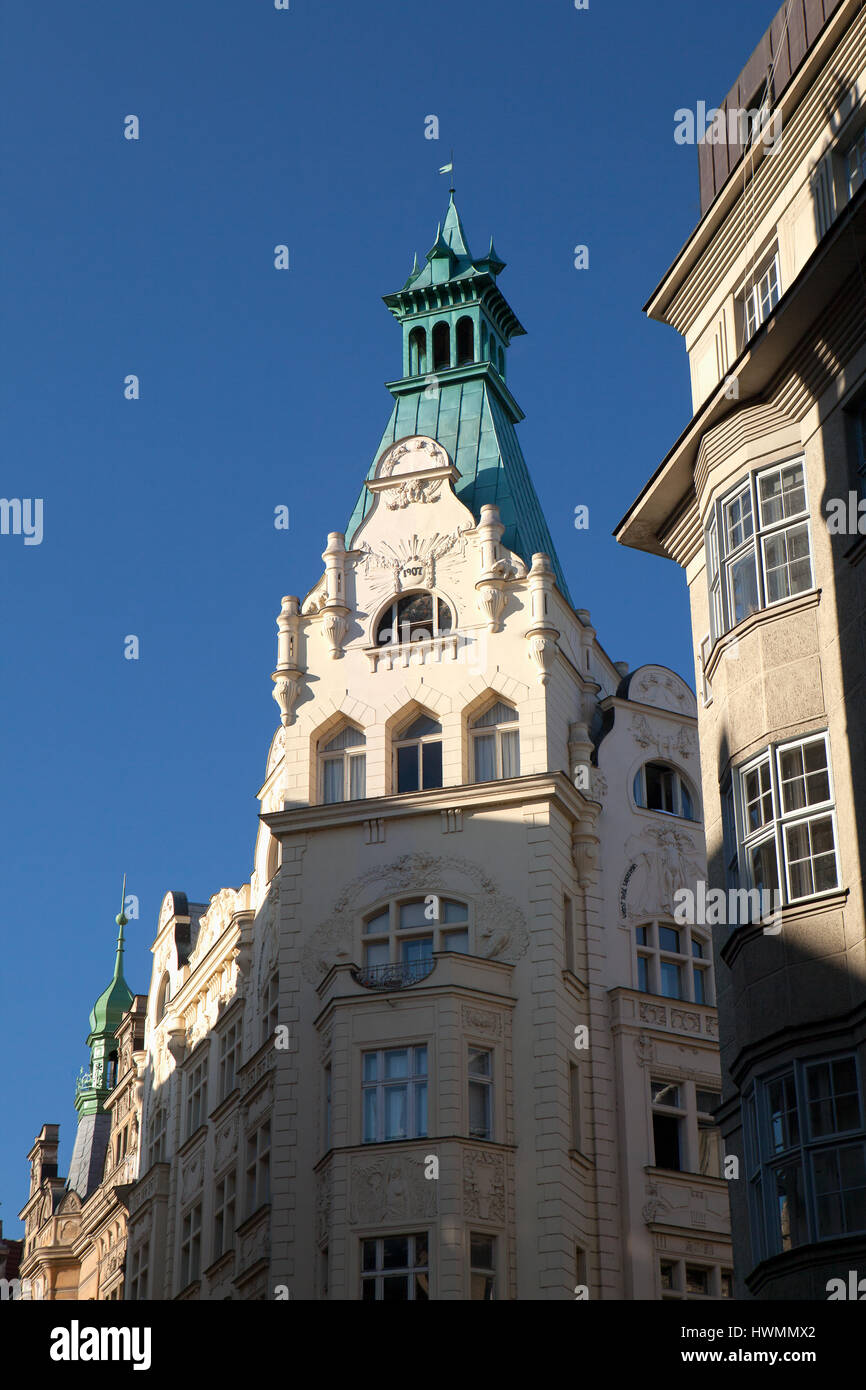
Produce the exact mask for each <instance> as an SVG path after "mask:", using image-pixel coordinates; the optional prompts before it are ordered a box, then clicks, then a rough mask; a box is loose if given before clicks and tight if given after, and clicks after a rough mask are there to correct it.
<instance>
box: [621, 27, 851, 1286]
mask: <svg viewBox="0 0 866 1390" xmlns="http://www.w3.org/2000/svg"><path fill="white" fill-rule="evenodd" d="M864 85H866V14H864V12H863V10H862V7H861V5H860V4H859V3H856V2H855V0H793V3H792V4H789V5H785V6H783V7H782V8H781V9H780V11H779V13H778V14H777V15H776V17H775V19H774V20H773V22H772V24H771V26H770V28H769V30H768V31H767V34H766V35H765V36H764V38H763V40H762V42H761V44H760V45H759V46H758V48H757V49H756V51H755V53H754V54H753V55H752V57H751V58H750V59H749V62H748V64H747V65H746V67H745V69H744V70H743V73H742V74H741V75H740V78H739V79H738V82H737V83H736V84H735V86H734V88H733V90H732V92H731V94H730V95H729V97H728V98H727V100H726V102H725V103H724V107H723V111H724V113H725V115H727V114H729V113H730V112H731V111H736V110H737V109H738V108H739V109H743V108H750V109H751V110H752V111H753V112H754V113H756V114H755V115H754V116H753V118H752V121H751V137H749V135H748V129H746V130H744V131H743V134H744V136H745V137H747V142H746V145H745V146H744V145H743V144H736V143H734V144H731V143H730V142H728V143H723V142H718V143H713V141H712V139H711V138H709V137H708V139H707V140H706V141H705V143H704V144H703V145H702V146H701V147H700V180H701V203H702V217H701V220H700V223H699V224H698V226H697V227H696V229H695V231H694V233H693V234H692V236H691V237H690V239H689V240H688V242H687V243H686V245H685V246H684V248H683V249H682V251H681V252H680V254H679V255H678V257H677V259H676V260H675V262H674V264H673V266H672V267H671V268H670V270H669V271H668V272H667V274H666V275H665V277H664V279H663V280H662V282H661V284H660V285H659V286H658V288H657V289H656V290H655V291H654V293H653V295H652V297H651V299H650V301H649V304H648V305H647V311H648V313H649V314H650V315H651V317H653V318H655V319H658V320H660V321H661V322H664V323H668V324H671V325H672V326H673V327H675V328H676V329H677V331H678V332H680V333H682V334H683V336H684V338H685V342H686V347H687V349H688V353H689V361H690V365H691V380H692V396H693V416H692V419H691V421H690V423H689V424H688V426H687V427H686V429H685V430H684V431H683V433H682V435H681V436H680V438H679V439H678V441H677V442H676V444H675V445H674V446H673V448H672V449H671V451H670V453H669V454H668V456H667V457H666V459H665V460H664V461H663V463H662V464H661V465H660V467H659V468H658V469H657V471H656V472H655V474H654V475H653V477H652V478H651V479H650V481H649V482H648V483H647V485H646V486H645V488H644V490H643V492H642V493H641V495H640V497H639V498H638V500H637V501H636V502H635V503H634V504H633V506H632V508H631V510H630V511H629V512H628V514H627V516H626V517H625V518H624V519H623V521H622V522H621V523H620V526H619V528H618V530H617V536H618V539H619V540H620V541H622V542H623V543H624V544H627V545H632V546H635V547H638V548H641V549H644V550H647V551H650V552H652V553H654V554H659V555H665V556H668V557H670V558H671V559H674V560H675V561H676V562H677V563H678V564H680V565H682V567H683V569H684V570H685V573H686V579H687V582H688V585H689V592H690V597H691V614H692V632H693V637H694V644H695V662H696V670H697V673H698V682H699V686H700V688H701V692H702V698H701V707H700V711H699V729H700V747H701V773H702V776H701V781H702V788H703V803H704V811H705V823H706V834H707V852H708V860H709V880H710V885H711V888H712V889H714V890H721V894H722V895H723V896H724V901H725V904H726V912H725V914H724V916H723V918H722V919H721V921H720V923H719V925H718V926H716V927H715V929H714V932H713V934H714V936H715V939H716V980H717V987H718V991H719V995H718V998H719V1009H720V1019H721V1034H722V1064H723V1076H724V1087H725V1099H724V1103H723V1107H722V1109H721V1111H720V1114H719V1120H720V1124H721V1127H722V1131H723V1134H724V1139H725V1148H726V1152H727V1153H729V1154H731V1155H732V1156H736V1157H737V1158H738V1160H739V1165H740V1168H739V1180H738V1181H733V1182H731V1184H730V1189H731V1202H732V1220H733V1234H734V1249H735V1255H736V1266H737V1270H738V1274H739V1282H738V1286H737V1296H738V1297H755V1298H765V1299H788V1298H816V1299H820V1298H826V1297H827V1285H828V1282H829V1280H830V1279H832V1278H838V1277H840V1275H841V1277H843V1278H845V1279H847V1276H848V1272H849V1271H850V1270H856V1269H858V1268H859V1269H860V1270H861V1271H862V1269H863V1266H864V1261H866V1093H864V1073H866V940H864V904H863V882H862V876H863V869H862V865H863V851H864V829H863V828H864V826H866V759H864V747H863V744H864V737H866V735H864V731H863V719H862V712H863V699H864V687H863V677H864V650H866V649H864V626H863V624H864V619H863V612H864V597H866V567H864V565H863V563H862V561H863V558H864V555H866V541H864V539H863V535H862V531H863V530H866V523H864V525H863V527H862V528H861V529H860V530H858V505H859V503H860V499H861V498H862V497H863V495H864V473H866V453H864V445H866V413H864V412H866V312H864V311H866V297H864V286H866V278H864V251H866V236H864V231H866V203H864V193H863V184H864V176H866V107H864V105H863V101H862V93H863V91H864ZM759 113H763V114H759ZM722 124H725V125H726V126H727V129H728V130H729V131H730V130H735V129H736V121H734V122H731V121H724V119H723V120H722V121H720V122H719V126H720V127H721V125H722ZM718 134H719V130H718V129H717V130H716V135H718ZM747 893H748V894H749V895H750V899H751V900H750V902H749V903H748V904H747V902H746V894H747ZM760 893H763V894H764V895H765V897H764V900H763V902H759V901H758V894H760ZM767 907H771V908H772V919H771V921H770V922H768V921H767V920H766V918H767V912H766V911H765V910H762V909H766V908H767ZM735 908H736V910H734V909H735Z"/></svg>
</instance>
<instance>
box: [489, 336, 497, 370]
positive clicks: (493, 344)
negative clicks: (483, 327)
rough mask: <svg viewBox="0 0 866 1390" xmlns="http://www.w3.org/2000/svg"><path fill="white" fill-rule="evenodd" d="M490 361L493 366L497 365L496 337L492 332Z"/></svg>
mask: <svg viewBox="0 0 866 1390" xmlns="http://www.w3.org/2000/svg"><path fill="white" fill-rule="evenodd" d="M490 363H491V366H494V367H495V366H496V339H495V338H494V336H493V334H492V333H491V334H490Z"/></svg>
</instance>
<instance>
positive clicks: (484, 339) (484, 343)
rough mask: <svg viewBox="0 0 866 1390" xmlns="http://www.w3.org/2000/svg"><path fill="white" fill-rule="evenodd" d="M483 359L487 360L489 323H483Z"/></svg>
mask: <svg viewBox="0 0 866 1390" xmlns="http://www.w3.org/2000/svg"><path fill="white" fill-rule="evenodd" d="M481 361H482V362H486V361H487V324H486V323H482V325H481Z"/></svg>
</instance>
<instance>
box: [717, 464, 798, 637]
mask: <svg viewBox="0 0 866 1390" xmlns="http://www.w3.org/2000/svg"><path fill="white" fill-rule="evenodd" d="M793 467H799V468H800V469H801V471H802V488H803V497H804V505H803V508H802V509H801V510H800V511H798V512H795V513H792V514H791V515H790V516H782V517H781V518H780V519H778V520H774V521H768V520H765V515H764V513H765V509H766V504H765V503H762V502H761V496H760V488H761V482H762V480H763V479H764V478H768V477H770V476H771V475H772V474H773V473H779V474H782V473H783V472H784V471H785V470H786V469H790V468H793ZM782 495H783V496H784V494H782ZM743 498H747V499H748V508H749V517H750V522H751V528H752V529H751V531H750V532H749V533H748V534H743V535H742V537H741V538H740V539H739V540H736V542H735V543H733V544H732V537H731V530H732V529H734V528H736V527H737V526H739V525H741V522H734V523H733V525H731V523H730V514H731V509H732V508H733V507H735V506H736V505H737V503H740V502H742V499H743ZM802 528H805V531H806V538H807V541H808V564H809V583H808V584H807V585H806V586H805V587H804V588H800V589H797V590H795V591H793V592H791V593H788V594H782V595H780V597H778V598H769V597H768V584H767V575H768V572H769V571H768V566H767V562H766V548H767V544H768V542H769V541H771V540H773V539H775V538H776V537H777V536H782V535H784V534H787V533H789V532H793V531H798V530H800V529H802ZM704 538H705V544H706V555H707V583H708V587H709V603H710V638H711V648H712V646H714V645H715V643H716V642H717V641H718V640H719V638H720V637H723V636H724V635H725V633H726V632H731V631H732V630H733V629H734V628H736V627H738V626H739V624H740V623H743V622H745V621H746V620H747V619H748V618H750V617H751V616H752V614H753V613H760V612H763V611H764V610H765V609H768V608H775V607H776V606H777V605H778V604H780V603H787V602H789V601H790V600H791V599H792V598H797V597H799V596H801V595H803V594H808V593H812V592H814V589H815V565H814V549H813V545H812V518H811V514H810V511H809V484H808V479H807V477H806V460H805V455H803V454H796V455H793V456H792V457H790V458H785V459H781V460H780V461H779V462H778V463H774V464H772V465H770V466H769V467H766V468H759V469H755V470H753V471H752V472H751V473H749V474H748V475H747V476H746V477H744V478H741V479H740V480H739V482H738V483H737V484H736V486H735V487H732V488H730V489H729V490H728V491H727V492H726V493H725V495H724V496H723V497H721V498H720V499H719V500H718V501H717V502H716V503H715V504H714V506H713V508H712V511H711V513H710V516H709V519H708V521H707V524H706V527H705V532H704ZM749 559H751V561H752V565H753V566H754V572H755V596H756V607H755V608H754V609H753V610H752V612H751V613H744V614H743V615H742V616H741V617H739V618H738V617H737V616H736V608H735V602H734V588H733V571H734V568H735V567H736V566H737V565H738V564H740V563H741V562H742V561H744V560H749ZM786 563H787V564H790V563H791V561H786Z"/></svg>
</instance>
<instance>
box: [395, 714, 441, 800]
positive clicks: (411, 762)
mask: <svg viewBox="0 0 866 1390" xmlns="http://www.w3.org/2000/svg"><path fill="white" fill-rule="evenodd" d="M394 756H395V760H396V782H397V791H398V792H417V791H422V790H423V791H426V790H427V789H428V788H430V787H441V786H442V725H441V724H437V722H436V720H435V719H431V718H430V716H429V714H422V715H420V716H419V717H418V718H417V719H415V720H413V722H412V723H411V724H410V725H409V727H408V729H405V730H404V732H403V733H402V734H401V735H400V737H399V739H397V741H396V742H395V744H394Z"/></svg>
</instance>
